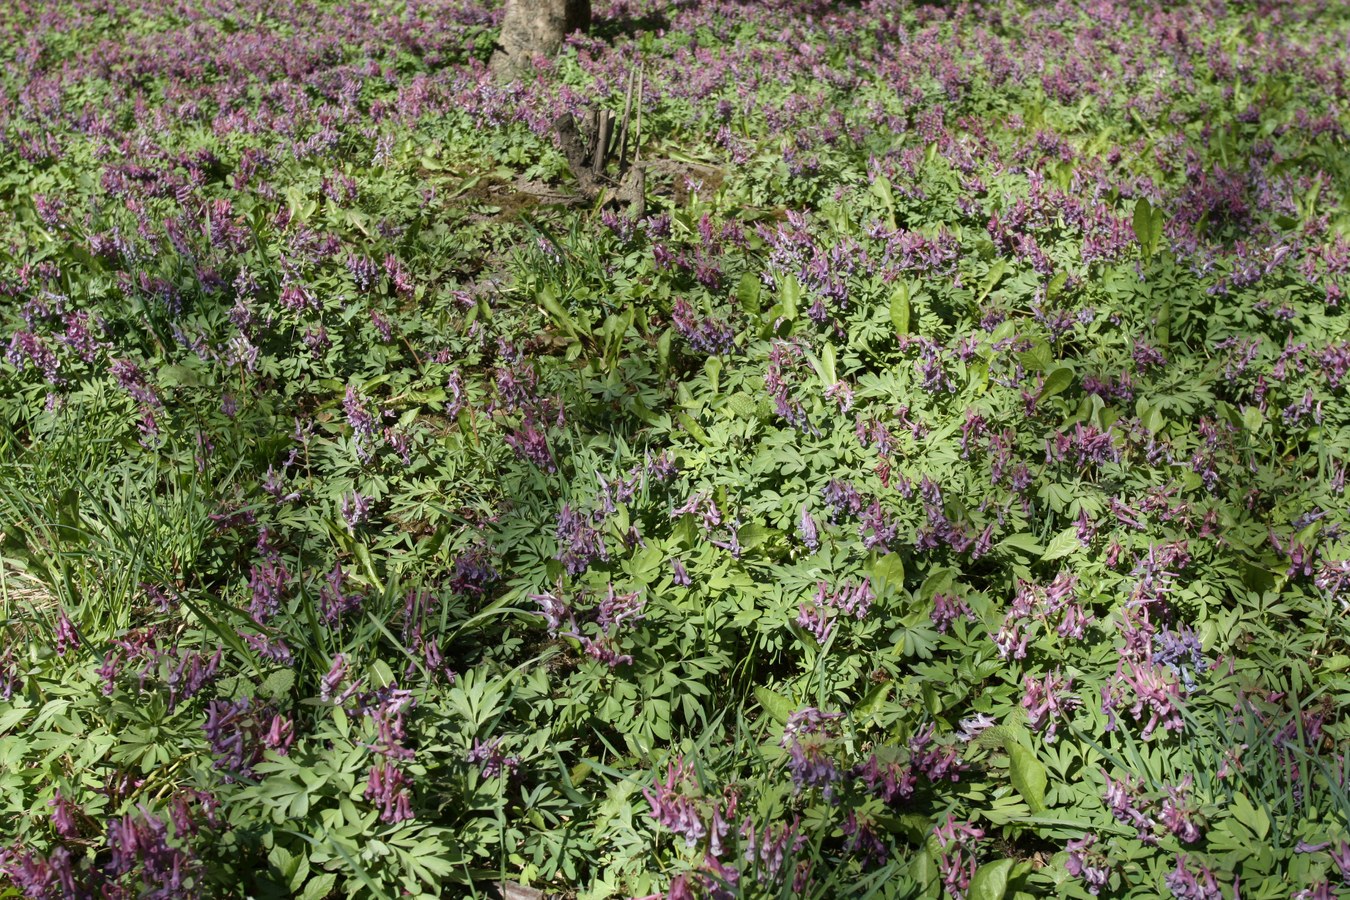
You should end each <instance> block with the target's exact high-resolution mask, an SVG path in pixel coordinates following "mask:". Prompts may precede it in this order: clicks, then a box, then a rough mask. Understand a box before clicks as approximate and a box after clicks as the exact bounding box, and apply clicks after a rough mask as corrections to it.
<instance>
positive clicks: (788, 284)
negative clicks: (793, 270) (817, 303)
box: [778, 275, 802, 322]
mask: <svg viewBox="0 0 1350 900" xmlns="http://www.w3.org/2000/svg"><path fill="white" fill-rule="evenodd" d="M778 298H779V306H780V307H781V310H780V312H781V315H782V317H783V318H785V319H787V320H788V321H789V322H790V321H792V320H793V319H795V318H797V310H798V308H799V306H800V301H801V299H802V286H801V285H800V284H799V283H798V282H797V277H796V276H795V275H784V276H783V281H782V283H781V284H780V285H779V286H778Z"/></svg>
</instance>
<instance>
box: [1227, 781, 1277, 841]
mask: <svg viewBox="0 0 1350 900" xmlns="http://www.w3.org/2000/svg"><path fill="white" fill-rule="evenodd" d="M1228 809H1229V811H1230V812H1232V814H1233V816H1234V817H1235V818H1236V819H1237V820H1238V821H1239V822H1240V823H1242V825H1243V827H1245V828H1246V829H1247V830H1248V831H1250V832H1251V833H1252V834H1254V835H1256V838H1257V840H1265V837H1266V835H1267V834H1269V833H1270V817H1269V816H1267V815H1266V813H1265V810H1261V809H1257V808H1256V807H1255V806H1253V805H1252V801H1250V800H1248V799H1247V795H1246V794H1243V793H1235V794H1234V795H1233V802H1232V803H1231V804H1230V805H1229V807H1228Z"/></svg>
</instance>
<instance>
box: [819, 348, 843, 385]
mask: <svg viewBox="0 0 1350 900" xmlns="http://www.w3.org/2000/svg"><path fill="white" fill-rule="evenodd" d="M836 362H837V357H836V354H835V352H834V345H833V344H831V343H828V342H827V343H826V344H825V349H823V350H821V351H820V365H821V370H822V374H823V375H824V376H825V386H826V387H832V386H833V385H834V384H835V382H837V381H838V380H839V375H838V372H837V367H836Z"/></svg>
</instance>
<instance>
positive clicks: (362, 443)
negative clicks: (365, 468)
mask: <svg viewBox="0 0 1350 900" xmlns="http://www.w3.org/2000/svg"><path fill="white" fill-rule="evenodd" d="M342 410H343V412H344V413H346V415H347V424H348V425H350V426H351V428H352V439H353V441H354V442H355V445H356V456H357V459H359V460H360V461H361V462H363V463H365V462H370V458H371V456H372V455H373V454H374V446H375V438H376V436H377V435H378V434H379V425H378V423H377V421H376V419H375V416H374V415H373V414H372V413H371V412H370V410H369V409H368V408H367V406H366V400H365V398H364V397H362V396H361V393H360V391H358V390H357V389H356V387H355V385H348V386H347V396H346V398H345V399H344V400H343V401H342Z"/></svg>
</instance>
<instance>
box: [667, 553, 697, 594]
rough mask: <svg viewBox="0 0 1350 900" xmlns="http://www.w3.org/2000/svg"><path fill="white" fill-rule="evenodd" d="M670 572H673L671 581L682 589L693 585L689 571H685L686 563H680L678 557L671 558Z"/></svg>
mask: <svg viewBox="0 0 1350 900" xmlns="http://www.w3.org/2000/svg"><path fill="white" fill-rule="evenodd" d="M670 570H671V572H672V576H671V581H672V582H673V583H674V584H677V585H679V586H680V587H688V586H689V585H691V584H693V580H692V579H691V578H690V577H689V571H688V570H687V569H685V567H684V563H683V562H681V561H680V558H679V557H678V556H672V557H671V558H670Z"/></svg>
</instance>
